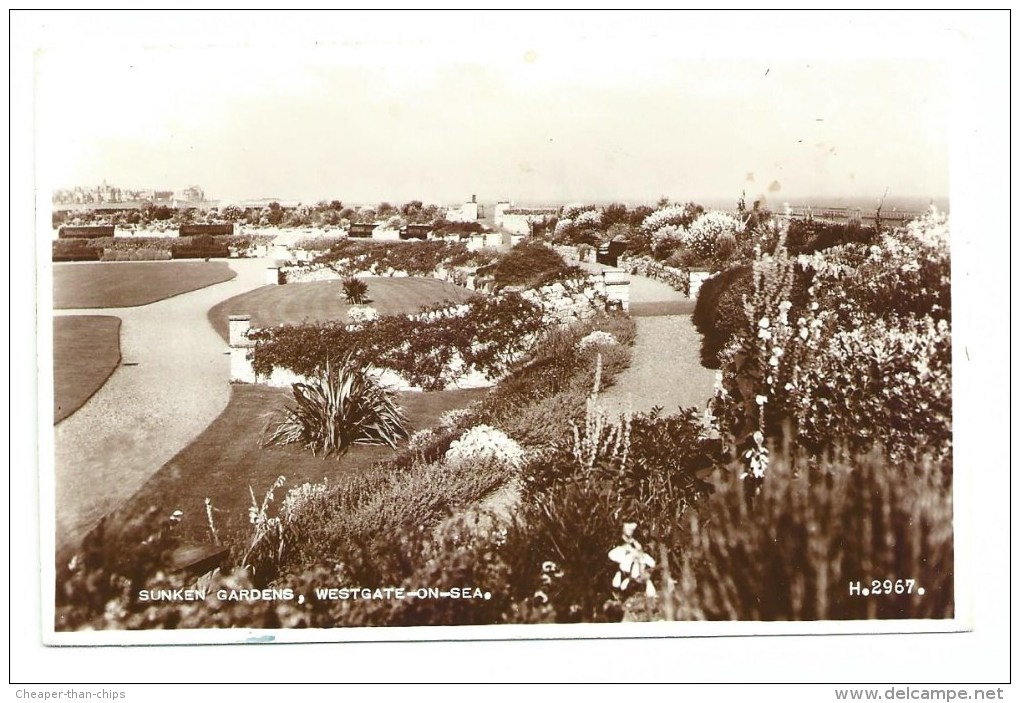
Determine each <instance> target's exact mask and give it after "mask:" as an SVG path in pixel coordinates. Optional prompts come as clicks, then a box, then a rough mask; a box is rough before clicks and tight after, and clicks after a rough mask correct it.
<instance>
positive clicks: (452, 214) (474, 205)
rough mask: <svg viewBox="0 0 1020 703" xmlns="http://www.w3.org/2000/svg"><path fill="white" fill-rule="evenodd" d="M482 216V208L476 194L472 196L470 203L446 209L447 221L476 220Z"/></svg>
mask: <svg viewBox="0 0 1020 703" xmlns="http://www.w3.org/2000/svg"><path fill="white" fill-rule="evenodd" d="M481 216H482V215H481V209H480V208H479V206H478V200H477V198H476V197H475V196H474V195H472V196H471V202H470V203H464V204H463V205H461V206H459V207H455V208H453V207H451V208H447V209H446V220H447V222H476V221H477V220H478V219H479V218H480V217H481Z"/></svg>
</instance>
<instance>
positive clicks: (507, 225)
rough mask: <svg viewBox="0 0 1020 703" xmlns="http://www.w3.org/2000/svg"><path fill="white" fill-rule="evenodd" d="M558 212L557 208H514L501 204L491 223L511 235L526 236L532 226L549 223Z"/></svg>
mask: <svg viewBox="0 0 1020 703" xmlns="http://www.w3.org/2000/svg"><path fill="white" fill-rule="evenodd" d="M559 212H560V209H559V207H516V206H514V204H513V203H509V202H502V203H498V204H497V205H496V208H495V210H494V211H493V222H494V223H495V225H496V226H497V227H502V228H503V229H505V230H507V231H508V232H511V233H513V234H521V235H528V234H531V232H532V228H533V226H534V225H536V224H544V223H546V222H549V221H551V220H552V218H554V217H556V216H558V215H559Z"/></svg>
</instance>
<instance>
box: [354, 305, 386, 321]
mask: <svg viewBox="0 0 1020 703" xmlns="http://www.w3.org/2000/svg"><path fill="white" fill-rule="evenodd" d="M377 319H379V311H378V310H376V309H375V308H373V307H369V306H367V305H354V306H352V307H351V308H350V309H349V310H348V311H347V321H348V322H350V323H351V324H352V325H357V324H361V323H363V322H371V321H372V320H377Z"/></svg>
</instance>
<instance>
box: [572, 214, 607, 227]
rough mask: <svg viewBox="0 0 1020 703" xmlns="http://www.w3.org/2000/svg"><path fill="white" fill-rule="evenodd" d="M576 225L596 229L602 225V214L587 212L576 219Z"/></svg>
mask: <svg viewBox="0 0 1020 703" xmlns="http://www.w3.org/2000/svg"><path fill="white" fill-rule="evenodd" d="M574 224H575V225H576V226H578V227H590V228H593V229H596V228H598V227H599V226H600V225H601V224H602V212H601V211H599V210H585V211H584V212H581V213H579V214H578V215H577V216H576V217H574Z"/></svg>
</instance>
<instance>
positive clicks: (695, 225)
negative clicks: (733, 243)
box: [680, 211, 740, 259]
mask: <svg viewBox="0 0 1020 703" xmlns="http://www.w3.org/2000/svg"><path fill="white" fill-rule="evenodd" d="M739 225H740V223H739V222H738V221H737V218H735V217H733V216H732V215H727V214H726V213H725V212H717V211H713V212H706V213H705V214H704V215H701V216H700V217H698V219H696V220H694V222H692V223H691V224H690V225H688V226H687V227H686V228H685V229H684V230H683V231H682V232H681V233H680V239H681V241H682V242H683V245H684V247H685V248H686V249H687V250H688V251H689V252H691V253H692V254H694V255H695V256H699V257H702V258H704V259H710V258H712V257H713V256H715V254H716V248H717V245H718V241H719V238H720V237H722V236H723V235H730V236H734V237H735V235H736V233H737V229H738V227H739Z"/></svg>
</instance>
